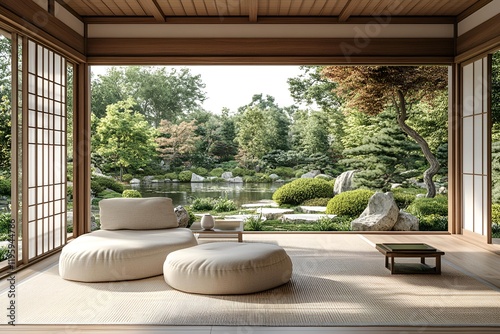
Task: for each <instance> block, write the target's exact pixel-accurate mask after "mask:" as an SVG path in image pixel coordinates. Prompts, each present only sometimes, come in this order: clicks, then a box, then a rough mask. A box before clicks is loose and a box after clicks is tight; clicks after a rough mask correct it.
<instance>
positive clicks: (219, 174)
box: [209, 167, 224, 177]
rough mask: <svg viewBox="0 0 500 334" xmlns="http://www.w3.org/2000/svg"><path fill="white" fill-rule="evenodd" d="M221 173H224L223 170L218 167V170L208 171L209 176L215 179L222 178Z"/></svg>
mask: <svg viewBox="0 0 500 334" xmlns="http://www.w3.org/2000/svg"><path fill="white" fill-rule="evenodd" d="M222 173H224V169H222V168H220V167H218V168H214V169H212V170H211V171H210V173H209V175H210V176H215V177H221V176H222Z"/></svg>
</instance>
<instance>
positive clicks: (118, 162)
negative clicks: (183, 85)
mask: <svg viewBox="0 0 500 334" xmlns="http://www.w3.org/2000/svg"><path fill="white" fill-rule="evenodd" d="M134 104H135V102H134V101H133V100H132V99H131V98H129V99H127V100H125V101H119V102H117V103H115V104H111V105H109V106H108V107H107V108H106V116H105V117H104V118H102V119H101V120H100V121H99V124H98V126H97V129H96V135H95V136H94V137H93V140H92V145H93V147H94V151H95V152H96V153H97V154H98V155H100V156H101V157H102V159H103V160H104V161H105V162H106V164H107V166H109V167H110V168H119V169H120V179H121V177H122V176H123V172H124V169H125V168H132V169H138V168H141V167H144V166H146V165H147V164H149V163H151V161H152V160H153V158H154V157H155V155H156V154H155V153H156V152H155V149H156V144H155V140H154V139H155V136H156V131H155V130H154V129H153V128H152V127H151V126H150V125H149V124H148V122H147V121H146V120H145V118H144V116H143V115H141V114H139V113H138V112H135V111H133V107H134Z"/></svg>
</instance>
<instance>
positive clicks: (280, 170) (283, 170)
mask: <svg viewBox="0 0 500 334" xmlns="http://www.w3.org/2000/svg"><path fill="white" fill-rule="evenodd" d="M267 172H268V173H269V174H273V173H274V174H276V175H278V176H280V177H282V178H291V177H294V176H295V171H294V170H293V168H292V167H276V168H274V169H271V170H268V171H267Z"/></svg>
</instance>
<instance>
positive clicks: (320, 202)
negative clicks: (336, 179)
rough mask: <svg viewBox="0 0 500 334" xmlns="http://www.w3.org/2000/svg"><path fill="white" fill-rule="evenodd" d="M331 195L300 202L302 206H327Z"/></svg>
mask: <svg viewBox="0 0 500 334" xmlns="http://www.w3.org/2000/svg"><path fill="white" fill-rule="evenodd" d="M331 199H332V197H322V198H311V199H308V200H305V201H304V202H302V205H304V206H327V205H328V202H329V201H330V200H331Z"/></svg>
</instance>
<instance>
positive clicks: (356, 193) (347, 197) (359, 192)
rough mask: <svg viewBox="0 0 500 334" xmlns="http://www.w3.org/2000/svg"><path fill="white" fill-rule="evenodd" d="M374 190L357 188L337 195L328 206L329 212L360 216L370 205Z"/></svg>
mask: <svg viewBox="0 0 500 334" xmlns="http://www.w3.org/2000/svg"><path fill="white" fill-rule="evenodd" d="M373 194H374V192H373V191H371V190H367V189H356V190H351V191H346V192H342V193H340V194H338V195H335V196H334V197H333V198H332V199H331V200H330V201H329V202H328V205H327V206H326V213H327V214H335V215H338V216H349V217H358V216H359V215H360V214H361V213H362V212H363V211H364V210H365V208H366V206H367V205H368V201H369V200H370V197H372V195H373Z"/></svg>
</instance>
